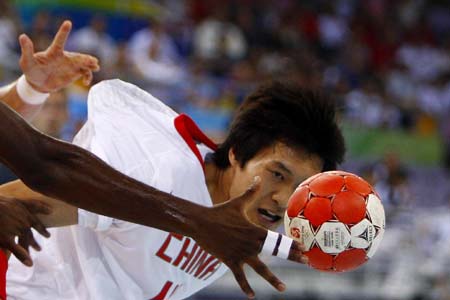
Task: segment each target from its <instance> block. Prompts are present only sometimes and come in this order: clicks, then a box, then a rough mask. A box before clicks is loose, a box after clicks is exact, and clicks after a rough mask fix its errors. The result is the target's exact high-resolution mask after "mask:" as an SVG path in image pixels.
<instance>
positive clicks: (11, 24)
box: [0, 1, 20, 81]
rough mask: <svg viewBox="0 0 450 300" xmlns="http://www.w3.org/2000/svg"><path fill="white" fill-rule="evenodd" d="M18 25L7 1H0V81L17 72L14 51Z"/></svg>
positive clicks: (17, 57)
mask: <svg viewBox="0 0 450 300" xmlns="http://www.w3.org/2000/svg"><path fill="white" fill-rule="evenodd" d="M18 26H19V23H18V20H17V19H16V16H15V13H14V11H13V10H12V8H11V5H10V4H9V2H7V1H0V81H8V80H7V78H4V77H11V76H14V77H15V74H14V73H16V72H19V66H18V65H17V61H18V60H19V54H18V53H17V52H16V44H17V40H16V37H17V32H18V30H20V28H18ZM5 73H10V75H9V76H8V74H5ZM11 73H12V74H11ZM13 74H14V75H13Z"/></svg>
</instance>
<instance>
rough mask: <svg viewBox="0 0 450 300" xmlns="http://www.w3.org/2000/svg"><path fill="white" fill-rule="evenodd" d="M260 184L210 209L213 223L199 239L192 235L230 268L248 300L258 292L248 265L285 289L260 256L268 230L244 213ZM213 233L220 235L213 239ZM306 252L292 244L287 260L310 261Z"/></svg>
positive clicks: (209, 216)
mask: <svg viewBox="0 0 450 300" xmlns="http://www.w3.org/2000/svg"><path fill="white" fill-rule="evenodd" d="M259 185H260V179H257V180H255V182H254V183H253V185H252V186H251V187H250V188H249V189H247V191H246V192H245V193H244V194H242V195H241V196H239V197H237V198H235V199H232V200H230V201H228V202H225V203H223V204H221V205H216V206H214V207H211V208H209V210H210V211H209V212H208V214H207V215H208V219H209V220H210V222H209V223H208V224H204V223H203V224H202V228H205V230H202V229H200V230H198V233H197V234H196V236H193V238H194V239H195V240H196V241H197V243H198V244H199V245H200V246H201V247H202V248H203V249H205V250H206V251H208V252H209V253H211V254H212V255H214V256H215V257H217V258H218V259H220V260H221V261H222V262H223V263H225V264H226V265H227V266H228V267H229V268H230V270H231V271H232V272H233V274H234V277H235V278H236V281H237V282H238V283H239V286H240V287H241V289H242V290H243V291H244V293H245V294H247V296H248V297H249V298H253V297H254V296H255V293H254V291H253V290H252V288H251V287H250V284H249V283H248V281H247V278H246V275H245V273H244V269H243V266H244V265H245V264H248V265H249V266H250V267H252V268H253V269H254V270H255V271H256V272H257V273H258V274H259V275H260V276H261V277H263V278H264V279H265V280H267V281H268V282H269V283H270V284H271V285H272V286H273V287H274V288H276V289H277V290H278V291H284V289H285V288H286V287H285V285H284V284H283V283H282V282H281V280H279V279H278V278H277V277H276V276H275V275H274V274H273V273H272V272H271V271H270V270H269V268H268V267H267V266H266V265H265V264H264V263H263V262H262V261H261V260H260V259H259V257H258V254H260V252H261V250H262V248H263V244H264V242H265V240H266V238H267V237H268V231H267V230H266V229H264V228H262V227H259V226H257V225H255V224H253V223H252V222H250V221H249V220H248V218H247V217H246V214H245V208H246V205H247V203H249V202H250V201H251V199H253V197H255V196H256V192H257V191H258V189H259ZM211 232H216V233H217V234H216V235H214V236H211ZM283 238H287V237H283ZM287 239H288V238H287ZM272 250H273V249H272ZM303 250H304V247H303V246H302V245H301V244H299V243H297V242H295V241H292V244H291V246H290V249H289V250H288V251H289V253H288V255H287V256H288V257H287V259H289V260H292V261H296V262H299V263H306V262H307V258H306V256H304V255H303Z"/></svg>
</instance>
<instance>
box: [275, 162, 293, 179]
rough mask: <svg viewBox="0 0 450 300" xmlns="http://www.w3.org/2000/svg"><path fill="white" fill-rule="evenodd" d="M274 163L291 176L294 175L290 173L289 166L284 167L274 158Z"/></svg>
mask: <svg viewBox="0 0 450 300" xmlns="http://www.w3.org/2000/svg"><path fill="white" fill-rule="evenodd" d="M274 163H275V164H276V165H277V167H278V168H280V169H282V170H283V171H284V172H286V173H288V174H289V175H291V176H294V174H292V172H291V170H289V168H288V167H286V166H285V165H284V164H283V163H282V162H281V161H279V160H276V161H274Z"/></svg>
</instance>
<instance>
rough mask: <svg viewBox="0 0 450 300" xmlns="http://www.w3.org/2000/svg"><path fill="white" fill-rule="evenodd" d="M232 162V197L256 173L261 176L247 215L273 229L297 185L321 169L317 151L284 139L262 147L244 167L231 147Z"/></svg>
mask: <svg viewBox="0 0 450 300" xmlns="http://www.w3.org/2000/svg"><path fill="white" fill-rule="evenodd" d="M230 162H231V167H232V168H233V169H234V176H233V180H232V183H231V187H230V196H231V198H234V197H236V196H239V195H240V194H241V193H243V192H244V191H245V190H246V189H247V188H248V187H249V186H250V185H251V183H252V181H253V178H254V177H255V176H260V177H261V185H260V187H259V189H258V192H257V193H256V194H255V198H254V199H253V200H252V201H251V203H250V204H249V206H248V209H247V215H248V217H249V218H250V220H251V221H252V222H254V223H256V224H258V225H261V226H263V227H265V228H267V229H272V230H274V229H276V228H277V227H278V226H279V225H281V223H282V220H283V217H284V212H285V211H286V208H287V202H288V200H289V197H290V196H291V194H292V193H293V192H294V190H295V188H296V187H297V186H298V185H299V184H300V183H301V182H302V181H304V180H305V179H307V178H308V177H310V176H312V175H314V174H317V173H319V172H320V171H321V170H322V160H321V159H320V158H319V157H318V156H317V155H309V154H306V153H305V152H303V151H300V150H296V149H294V148H291V147H288V146H286V145H285V144H283V143H276V144H275V145H274V146H271V147H268V148H265V149H263V150H261V151H260V152H259V153H258V154H257V155H256V156H255V157H253V158H252V159H251V160H249V161H248V162H247V163H246V165H245V166H244V168H241V167H240V166H239V163H238V162H237V161H236V160H235V158H234V155H233V153H232V151H230Z"/></svg>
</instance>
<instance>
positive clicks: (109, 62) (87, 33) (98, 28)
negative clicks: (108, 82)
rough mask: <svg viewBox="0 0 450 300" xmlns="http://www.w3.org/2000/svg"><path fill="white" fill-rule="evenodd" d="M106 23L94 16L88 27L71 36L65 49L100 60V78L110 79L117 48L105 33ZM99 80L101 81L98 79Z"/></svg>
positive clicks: (99, 17)
mask: <svg viewBox="0 0 450 300" xmlns="http://www.w3.org/2000/svg"><path fill="white" fill-rule="evenodd" d="M106 30H107V22H106V20H105V18H104V17H103V16H101V15H94V16H93V17H92V19H91V21H90V23H89V25H88V26H86V27H83V28H81V29H78V30H76V31H74V32H73V34H72V35H71V37H70V39H69V41H68V45H67V48H68V50H70V51H77V52H83V53H88V54H91V55H94V56H96V57H98V58H99V59H100V64H101V66H102V72H101V73H100V74H99V75H100V77H102V78H110V77H111V76H113V74H111V69H112V66H113V65H114V64H115V63H116V61H117V46H116V42H115V41H114V39H113V38H112V37H111V36H110V35H109V34H108V33H107V31H106ZM99 80H101V79H99Z"/></svg>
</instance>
